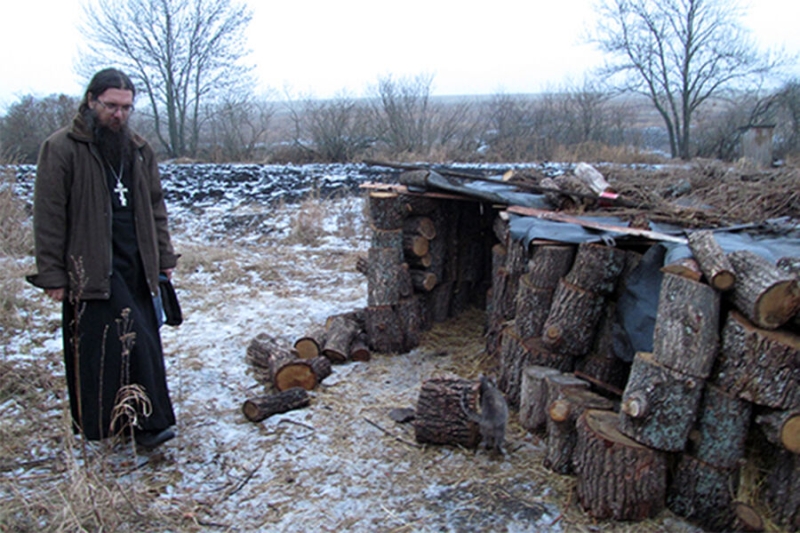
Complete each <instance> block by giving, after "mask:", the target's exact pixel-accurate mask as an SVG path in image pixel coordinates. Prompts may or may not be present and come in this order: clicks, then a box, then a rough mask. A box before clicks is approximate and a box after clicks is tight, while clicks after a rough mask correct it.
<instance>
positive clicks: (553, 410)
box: [544, 387, 614, 474]
mask: <svg viewBox="0 0 800 533" xmlns="http://www.w3.org/2000/svg"><path fill="white" fill-rule="evenodd" d="M613 407H614V404H613V402H612V401H611V400H609V399H608V398H604V397H602V396H600V395H599V394H597V393H594V392H592V391H590V390H589V389H588V388H583V387H579V388H568V389H565V390H563V391H562V392H561V393H560V395H559V396H558V398H556V399H555V400H553V401H552V402H550V405H549V407H548V415H549V416H548V417H547V453H546V454H545V458H544V466H545V467H546V468H549V469H550V470H552V471H553V472H557V473H559V474H571V473H572V455H573V452H574V450H575V443H576V441H577V439H578V432H577V429H576V428H575V422H576V421H577V420H578V417H579V416H580V415H581V414H583V412H584V411H586V410H587V409H600V410H605V411H611V409H613Z"/></svg>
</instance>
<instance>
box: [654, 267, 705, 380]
mask: <svg viewBox="0 0 800 533" xmlns="http://www.w3.org/2000/svg"><path fill="white" fill-rule="evenodd" d="M719 306H720V295H719V292H717V291H715V290H714V289H713V288H711V287H710V286H708V285H706V284H704V283H697V282H695V281H692V280H690V279H687V278H684V277H681V276H676V275H675V274H664V277H663V280H662V282H661V292H660V293H659V296H658V310H657V312H656V327H655V331H654V332H653V358H654V359H655V360H656V361H657V362H658V363H659V364H662V365H664V366H665V367H667V368H670V369H672V370H676V371H678V372H681V373H683V374H686V375H689V376H693V377H696V378H701V379H705V378H707V377H708V375H709V374H710V373H711V367H712V366H713V364H714V360H715V358H716V357H717V353H718V352H719V312H720V311H719Z"/></svg>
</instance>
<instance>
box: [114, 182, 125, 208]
mask: <svg viewBox="0 0 800 533" xmlns="http://www.w3.org/2000/svg"><path fill="white" fill-rule="evenodd" d="M114 192H115V193H117V195H119V204H120V205H121V206H122V207H125V206H126V205H128V198H127V197H126V196H125V193H127V192H128V188H127V187H125V185H123V184H122V180H118V181H117V186H116V187H114Z"/></svg>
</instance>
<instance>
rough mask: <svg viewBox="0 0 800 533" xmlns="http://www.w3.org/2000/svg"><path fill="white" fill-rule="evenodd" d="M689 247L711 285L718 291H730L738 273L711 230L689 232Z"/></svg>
mask: <svg viewBox="0 0 800 533" xmlns="http://www.w3.org/2000/svg"><path fill="white" fill-rule="evenodd" d="M687 240H688V241H689V249H690V250H691V251H692V255H693V256H694V257H695V259H697V263H698V264H699V265H700V270H702V272H703V275H704V276H705V277H706V281H707V282H708V284H709V285H711V286H712V287H714V288H715V289H717V290H718V291H728V290H730V289H732V288H733V284H734V283H735V282H736V273H735V272H734V270H733V266H732V265H731V262H730V260H729V259H728V257H727V256H726V255H725V252H724V251H723V250H722V247H721V246H720V245H719V243H718V242H717V240H716V239H715V238H714V233H713V232H712V231H710V230H697V231H692V232H690V233H689V234H688V236H687Z"/></svg>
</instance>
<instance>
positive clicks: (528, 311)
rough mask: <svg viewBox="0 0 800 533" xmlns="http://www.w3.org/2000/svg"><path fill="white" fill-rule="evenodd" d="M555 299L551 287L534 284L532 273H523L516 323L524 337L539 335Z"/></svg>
mask: <svg viewBox="0 0 800 533" xmlns="http://www.w3.org/2000/svg"><path fill="white" fill-rule="evenodd" d="M552 301H553V291H552V290H551V289H540V288H538V287H536V286H534V285H533V283H532V281H531V278H530V274H523V275H522V277H521V278H520V280H519V287H518V289H517V301H516V305H515V308H516V315H515V318H514V324H515V326H516V328H517V333H518V334H519V336H520V337H522V338H527V337H539V336H540V335H541V334H542V330H543V328H544V323H545V321H546V320H547V315H548V313H549V312H550V305H551V304H552Z"/></svg>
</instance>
